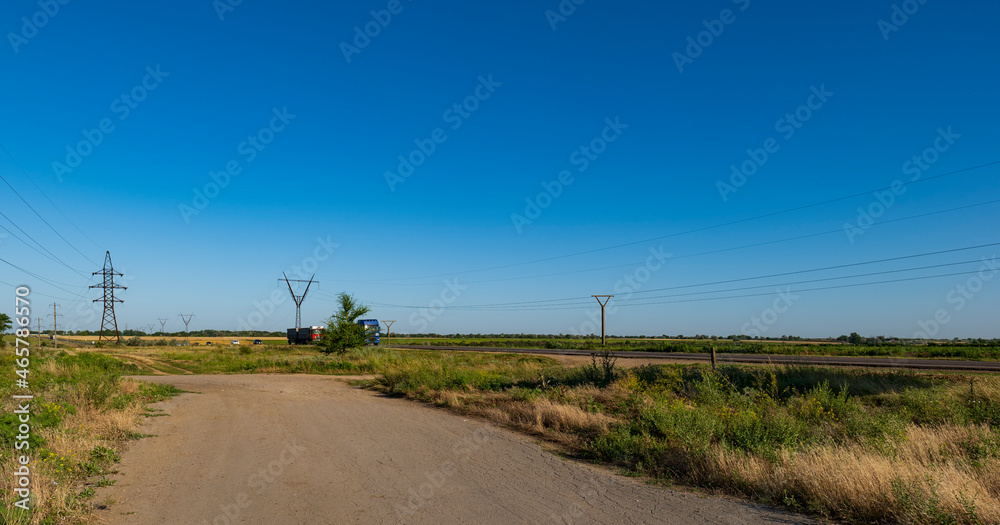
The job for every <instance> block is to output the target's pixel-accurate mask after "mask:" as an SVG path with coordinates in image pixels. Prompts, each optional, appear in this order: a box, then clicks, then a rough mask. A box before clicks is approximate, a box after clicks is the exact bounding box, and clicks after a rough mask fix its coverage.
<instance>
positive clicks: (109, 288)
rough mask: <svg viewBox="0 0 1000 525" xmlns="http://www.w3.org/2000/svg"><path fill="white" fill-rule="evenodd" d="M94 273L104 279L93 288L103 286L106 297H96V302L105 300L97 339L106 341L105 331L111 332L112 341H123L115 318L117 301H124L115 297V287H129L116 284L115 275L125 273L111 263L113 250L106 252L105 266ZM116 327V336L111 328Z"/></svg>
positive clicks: (122, 288) (118, 342)
mask: <svg viewBox="0 0 1000 525" xmlns="http://www.w3.org/2000/svg"><path fill="white" fill-rule="evenodd" d="M93 275H100V276H101V278H102V280H101V284H95V285H93V286H91V288H103V289H104V297H102V298H100V299H94V302H95V303H96V302H97V301H103V302H104V315H103V316H102V317H101V333H100V335H99V336H98V337H97V341H98V342H101V341H104V331H105V330H107V331H108V332H109V334H108V336H107V339H108V341H111V340H112V339H114V340H115V342H116V343H117V344H121V342H122V334H121V333H119V332H118V319H116V318H115V303H123V302H125V301H122V300H121V299H115V289H121V290H126V289H127V287H125V286H122V285H120V284H115V276H116V275H117V276H119V277H124V275H125V274H123V273H121V272H116V271H115V268H114V266H113V265H112V264H111V252H110V251H108V252H105V253H104V268H103V269H101V271H99V272H94V273H93ZM112 329H114V331H115V335H114V338H112V337H111V334H110V332H111V330H112Z"/></svg>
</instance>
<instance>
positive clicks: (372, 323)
mask: <svg viewBox="0 0 1000 525" xmlns="http://www.w3.org/2000/svg"><path fill="white" fill-rule="evenodd" d="M357 322H358V325H360V326H361V328H362V329H363V330H364V331H365V336H367V339H368V344H370V345H377V344H378V341H379V335H380V333H379V328H378V319H358V321H357Z"/></svg>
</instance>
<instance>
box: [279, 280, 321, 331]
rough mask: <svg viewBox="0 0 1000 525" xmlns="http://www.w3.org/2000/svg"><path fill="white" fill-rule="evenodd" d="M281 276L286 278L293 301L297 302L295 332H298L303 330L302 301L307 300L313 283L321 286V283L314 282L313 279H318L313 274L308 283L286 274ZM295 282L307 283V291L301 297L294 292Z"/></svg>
mask: <svg viewBox="0 0 1000 525" xmlns="http://www.w3.org/2000/svg"><path fill="white" fill-rule="evenodd" d="M281 275H282V276H284V278H285V284H287V285H288V293H290V294H292V301H295V331H296V332H298V330H299V328H302V301H305V300H306V294H308V293H309V287H310V286H312V283H316V284H319V281H313V277H316V274H312V277H310V278H309V280H308V281H303V280H301V279H289V278H288V276H287V275H285V272H281ZM293 282H296V283H307V284H306V291H304V292H302V296H301V297H300V296H298V295H295V292H294V291H293V290H292V283H293Z"/></svg>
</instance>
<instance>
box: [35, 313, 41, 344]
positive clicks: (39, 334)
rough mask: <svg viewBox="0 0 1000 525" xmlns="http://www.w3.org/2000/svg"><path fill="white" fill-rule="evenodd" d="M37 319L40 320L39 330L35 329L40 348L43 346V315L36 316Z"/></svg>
mask: <svg viewBox="0 0 1000 525" xmlns="http://www.w3.org/2000/svg"><path fill="white" fill-rule="evenodd" d="M35 320H36V321H38V330H36V331H35V340H36V341H37V342H38V348H41V347H42V318H41V317H36V318H35Z"/></svg>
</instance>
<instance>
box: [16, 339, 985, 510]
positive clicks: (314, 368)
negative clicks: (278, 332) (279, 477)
mask: <svg viewBox="0 0 1000 525" xmlns="http://www.w3.org/2000/svg"><path fill="white" fill-rule="evenodd" d="M5 368H6V370H10V369H11V368H12V367H11V366H5ZM33 369H34V370H33V372H32V373H33V374H34V381H35V384H36V385H38V386H39V387H41V386H42V385H45V386H44V390H43V392H44V394H43V397H44V400H37V403H38V404H37V407H49V406H52V407H62V408H45V409H44V410H49V411H53V414H55V413H57V412H58V414H61V415H60V416H58V418H56V419H58V422H56V423H53V424H51V425H50V426H46V427H45V428H43V429H42V430H41V431H40V432H39V434H38V435H39V436H40V437H41V438H43V439H44V440H45V442H44V443H42V444H39V445H38V451H44V452H38V453H39V454H53V453H54V454H55V456H51V457H53V458H56V460H58V461H60V462H62V463H63V465H62V466H60V467H58V468H56V467H54V466H53V467H51V469H52V470H51V472H49V471H48V470H46V471H45V472H46V474H45V476H48V477H46V478H44V480H45V481H44V482H43V483H46V484H47V485H46V489H45V491H43V492H41V493H39V496H40V498H39V501H40V502H43V503H41V506H40V508H41V509H42V510H41V511H40V512H42V514H41V515H43V516H70V515H74V514H73V513H74V512H76V513H77V514H79V513H81V512H84V511H85V509H86V508H90V507H89V506H92V505H95V504H108V503H110V502H94V501H88V500H87V495H88V492H87V489H88V486H92V485H93V484H95V483H99V482H100V479H101V477H100V475H98V476H97V477H94V476H93V475H91V474H92V473H97V472H101V470H100V469H104V470H106V469H109V468H112V467H111V462H112V460H114V459H116V456H114V455H113V454H110V453H106V452H104V451H105V449H107V450H110V451H113V452H117V451H120V450H121V445H122V444H124V443H125V442H126V441H127V440H128V439H131V438H134V437H136V434H135V432H136V430H135V429H136V428H137V427H136V426H133V425H135V424H137V422H138V421H139V420H140V419H141V415H142V414H143V409H142V406H143V403H145V402H148V401H151V400H155V399H159V398H162V397H163V396H165V395H169V394H171V393H172V392H169V391H161V390H158V389H159V388H160V387H153V386H150V385H145V386H144V384H142V383H135V382H132V381H128V380H124V379H122V378H121V376H122V375H123V374H150V373H157V374H186V373H203V374H204V373H209V374H213V373H214V374H218V373H222V374H234V373H237V374H239V373H309V374H346V375H362V376H366V378H365V379H362V380H360V383H359V384H361V385H363V386H365V387H367V388H371V389H375V390H378V391H381V392H384V393H386V394H389V395H395V396H402V397H406V398H409V399H413V400H418V401H421V402H426V403H431V404H434V405H437V406H440V407H443V408H446V409H448V410H451V411H455V412H457V413H460V414H463V415H469V416H476V417H482V418H485V419H488V420H490V421H493V422H495V423H497V424H499V425H502V426H506V427H508V428H511V429H514V430H517V431H520V432H524V433H527V434H530V435H534V436H537V437H538V438H540V439H542V440H545V441H547V442H548V443H550V444H551V446H553V447H556V448H557V449H559V450H561V451H563V452H564V453H566V454H568V455H571V456H574V457H578V458H581V459H585V460H588V461H593V462H595V463H600V464H605V465H610V466H613V467H615V468H618V469H620V470H622V471H623V472H625V473H629V474H633V475H639V476H646V477H648V478H649V479H652V480H654V481H657V482H661V483H667V484H678V485H682V486H688V487H697V488H700V489H701V490H705V491H706V492H709V493H723V494H730V495H734V496H739V497H745V498H748V499H751V500H754V501H759V502H762V503H765V504H769V505H773V506H778V507H784V508H788V509H790V510H793V511H799V512H805V513H809V514H812V515H818V516H826V517H831V518H835V519H839V520H844V521H846V522H850V523H912V524H918V523H919V524H925V523H934V524H938V523H940V524H945V523H958V524H973V523H1000V432H998V431H997V430H996V428H997V425H998V424H1000V377H996V376H992V375H982V374H932V373H924V372H910V371H903V370H863V369H846V368H844V369H838V368H823V367H812V366H721V367H719V368H718V369H717V370H713V369H712V368H711V367H710V366H708V365H703V364H691V365H654V366H644V367H638V368H632V369H623V368H621V367H620V366H618V365H617V364H616V363H615V361H614V359H613V358H612V357H611V356H609V355H603V356H602V355H600V354H596V355H595V356H594V358H593V360H592V361H591V362H590V363H589V364H587V365H585V366H578V367H566V366H563V365H561V364H559V363H558V362H557V361H556V360H554V359H551V358H548V357H544V356H535V355H525V354H505V353H470V352H443V351H434V350H429V349H402V348H384V347H371V346H366V347H361V348H355V349H351V350H348V351H345V352H332V353H328V354H324V353H321V352H317V348H316V347H310V346H302V347H288V346H271V345H257V346H208V347H205V346H199V347H187V346H181V347H178V346H174V347H125V346H122V347H108V348H101V349H93V350H81V349H77V355H75V356H70V355H66V354H57V355H56V354H54V355H49V356H46V357H45V358H43V359H42V360H39V361H36V362H35V365H33ZM5 373H7V372H5ZM10 383H11V381H10V380H8V381H6V383H5V384H10ZM149 389H152V390H149ZM2 393H5V394H9V392H2ZM6 397H7V398H9V395H7V396H6ZM6 408H10V407H6ZM10 412H11V411H10V410H5V412H4V413H5V414H9V413H10ZM44 413H45V412H43V414H44ZM46 417H49V416H41V415H40V416H39V420H38V424H39V425H42V424H43V421H48V420H46V419H45V418H46ZM45 424H48V423H45ZM74 429H79V430H74ZM99 447H103V448H99ZM10 449H11V447H10V446H6V450H10ZM73 454H76V456H74V455H73ZM96 457H102V458H108V462H107V463H102V464H101V465H104V466H101V467H95V468H97V470H95V468H91V467H83V466H81V462H87V461H90V462H93V461H94V459H92V458H96ZM43 459H44V457H42V456H39V457H38V459H37V461H38V462H42V460H43ZM67 461H69V464H70V467H69V470H68V471H65V473H64V472H63V470H61V469H64V468H65V465H66V464H67ZM53 465H55V464H53ZM3 468H4V469H5V470H4V474H3V475H4V482H5V483H9V480H10V479H12V477H11V476H10V469H12V468H14V463H12V462H11V459H10V458H9V457H8V456H4V458H3ZM45 468H46V469H49V468H50V467H45ZM50 481H56V482H57V484H51V483H50ZM48 485H52V488H51V489H49V488H48ZM11 488H12V487H10V486H4V487H3V490H4V491H5V496H4V498H5V499H4V505H5V509H7V510H4V513H5V514H4V518H5V520H7V521H5V522H8V523H28V522H27V521H23V517H19V515H18V514H17V513H14V512H12V511H10V510H9V509H10V508H11V503H12V502H11V499H10V498H11V496H10V494H11V491H10V490H9V489H11ZM74 509H75V510H74ZM8 517H9V518H8ZM17 519H22V521H16V520H17ZM41 522H42V521H34V522H33V523H41Z"/></svg>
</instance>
